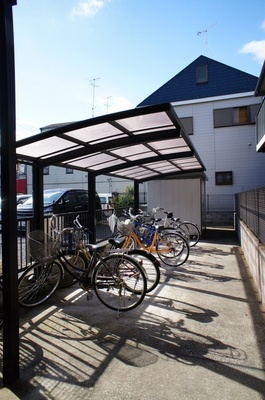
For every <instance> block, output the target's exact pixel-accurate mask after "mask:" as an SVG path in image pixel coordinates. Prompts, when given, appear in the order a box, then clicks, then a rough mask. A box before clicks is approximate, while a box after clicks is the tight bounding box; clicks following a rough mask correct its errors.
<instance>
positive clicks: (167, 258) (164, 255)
mask: <svg viewBox="0 0 265 400" xmlns="http://www.w3.org/2000/svg"><path fill="white" fill-rule="evenodd" d="M156 251H157V254H158V257H159V258H160V260H161V261H163V263H165V264H166V265H168V266H170V267H179V266H180V265H182V264H184V263H185V262H186V261H187V259H188V257H189V254H190V249H189V245H188V243H187V241H186V240H185V239H184V237H183V236H182V235H180V234H179V233H178V232H177V231H176V230H174V229H168V228H165V230H163V231H162V232H161V233H160V238H159V240H158V241H157V244H156Z"/></svg>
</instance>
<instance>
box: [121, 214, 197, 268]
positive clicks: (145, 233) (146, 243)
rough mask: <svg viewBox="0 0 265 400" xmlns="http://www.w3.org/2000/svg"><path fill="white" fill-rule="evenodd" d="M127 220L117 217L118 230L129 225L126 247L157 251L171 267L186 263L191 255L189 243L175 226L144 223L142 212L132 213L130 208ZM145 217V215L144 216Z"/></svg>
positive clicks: (150, 251) (161, 258) (151, 251)
mask: <svg viewBox="0 0 265 400" xmlns="http://www.w3.org/2000/svg"><path fill="white" fill-rule="evenodd" d="M128 216H129V217H130V219H128V220H127V221H120V220H119V219H117V230H118V232H119V231H123V230H124V226H126V225H127V226H128V234H127V236H126V239H125V242H124V245H123V246H124V247H126V248H133V249H135V248H137V247H138V248H140V249H142V250H145V251H147V252H148V253H151V254H152V253H155V254H157V255H158V257H159V258H160V260H161V261H163V262H164V263H165V264H166V265H168V266H170V267H178V266H180V265H182V264H184V263H185V262H186V261H187V259H188V257H189V245H188V243H187V241H186V240H185V238H184V237H183V236H182V235H180V234H179V233H178V232H177V231H176V230H175V229H173V228H164V227H161V226H155V225H153V223H152V224H148V223H142V222H141V218H142V217H143V215H142V214H138V215H132V213H131V209H129V212H128ZM144 217H145V216H144Z"/></svg>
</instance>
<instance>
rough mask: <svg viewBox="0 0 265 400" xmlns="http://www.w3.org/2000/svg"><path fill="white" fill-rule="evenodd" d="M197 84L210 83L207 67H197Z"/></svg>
mask: <svg viewBox="0 0 265 400" xmlns="http://www.w3.org/2000/svg"><path fill="white" fill-rule="evenodd" d="M196 83H197V84H200V83H208V66H207V64H205V65H197V67H196Z"/></svg>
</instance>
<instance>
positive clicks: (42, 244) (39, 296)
mask: <svg viewBox="0 0 265 400" xmlns="http://www.w3.org/2000/svg"><path fill="white" fill-rule="evenodd" d="M52 218H54V217H52ZM65 232H67V233H68V234H69V233H71V234H73V235H77V236H78V238H77V246H76V249H75V252H74V254H70V256H66V254H64V252H63V251H62V249H61V243H62V236H63V235H64V234H65ZM53 234H54V236H53V237H52V236H51V235H48V234H46V233H45V232H43V231H34V232H31V233H30V234H29V235H28V236H29V247H30V254H31V257H32V258H33V259H35V260H36V263H35V264H33V265H32V266H31V267H30V268H28V269H27V270H26V271H25V272H24V273H23V275H22V276H21V278H20V281H19V297H20V304H21V305H23V306H25V307H33V306H36V305H40V304H42V303H44V302H45V301H46V300H48V299H49V298H50V297H51V296H52V294H53V293H54V292H55V290H56V289H57V288H58V286H59V284H60V281H61V279H62V276H63V274H64V272H67V273H68V274H69V275H71V276H72V278H73V279H74V280H75V281H78V282H79V285H80V287H81V288H82V289H83V290H85V291H87V292H88V296H87V298H88V299H90V298H91V297H92V293H91V290H94V291H95V293H96V295H97V297H98V299H99V300H100V301H101V302H102V303H103V304H104V305H105V306H107V307H108V308H110V309H112V310H115V311H119V312H120V311H129V310H132V309H133V308H135V307H137V306H138V305H139V304H140V303H141V302H142V301H143V299H144V297H145V294H146V288H147V283H146V278H145V274H144V271H143V269H142V268H141V266H140V265H139V264H138V263H137V261H136V260H135V259H134V258H133V257H131V256H129V255H127V254H125V253H113V254H108V255H105V250H106V244H102V243H100V244H88V245H87V246H85V245H84V241H83V239H82V236H83V234H84V229H83V228H77V227H74V228H64V229H62V231H56V230H54V231H53ZM102 252H103V254H101V253H102ZM80 265H82V267H81V268H80Z"/></svg>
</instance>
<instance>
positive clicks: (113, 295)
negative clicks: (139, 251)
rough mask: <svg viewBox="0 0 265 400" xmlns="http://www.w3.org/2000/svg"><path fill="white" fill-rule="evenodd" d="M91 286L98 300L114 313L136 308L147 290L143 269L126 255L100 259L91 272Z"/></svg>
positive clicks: (112, 255)
mask: <svg viewBox="0 0 265 400" xmlns="http://www.w3.org/2000/svg"><path fill="white" fill-rule="evenodd" d="M93 286H94V290H95V292H96V295H97V297H98V298H99V300H100V301H101V302H102V303H103V304H104V305H105V306H107V307H108V308H110V309H112V310H115V311H129V310H132V309H133V308H135V307H137V306H138V305H139V304H140V303H141V302H142V301H143V299H144V296H145V294H146V289H147V284H146V277H145V274H144V272H143V269H142V268H141V266H140V265H139V263H138V262H137V261H136V260H135V259H134V258H133V257H130V256H128V255H127V254H111V255H110V256H107V257H104V258H102V259H100V261H99V262H98V263H97V265H96V266H95V269H94V271H93Z"/></svg>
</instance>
